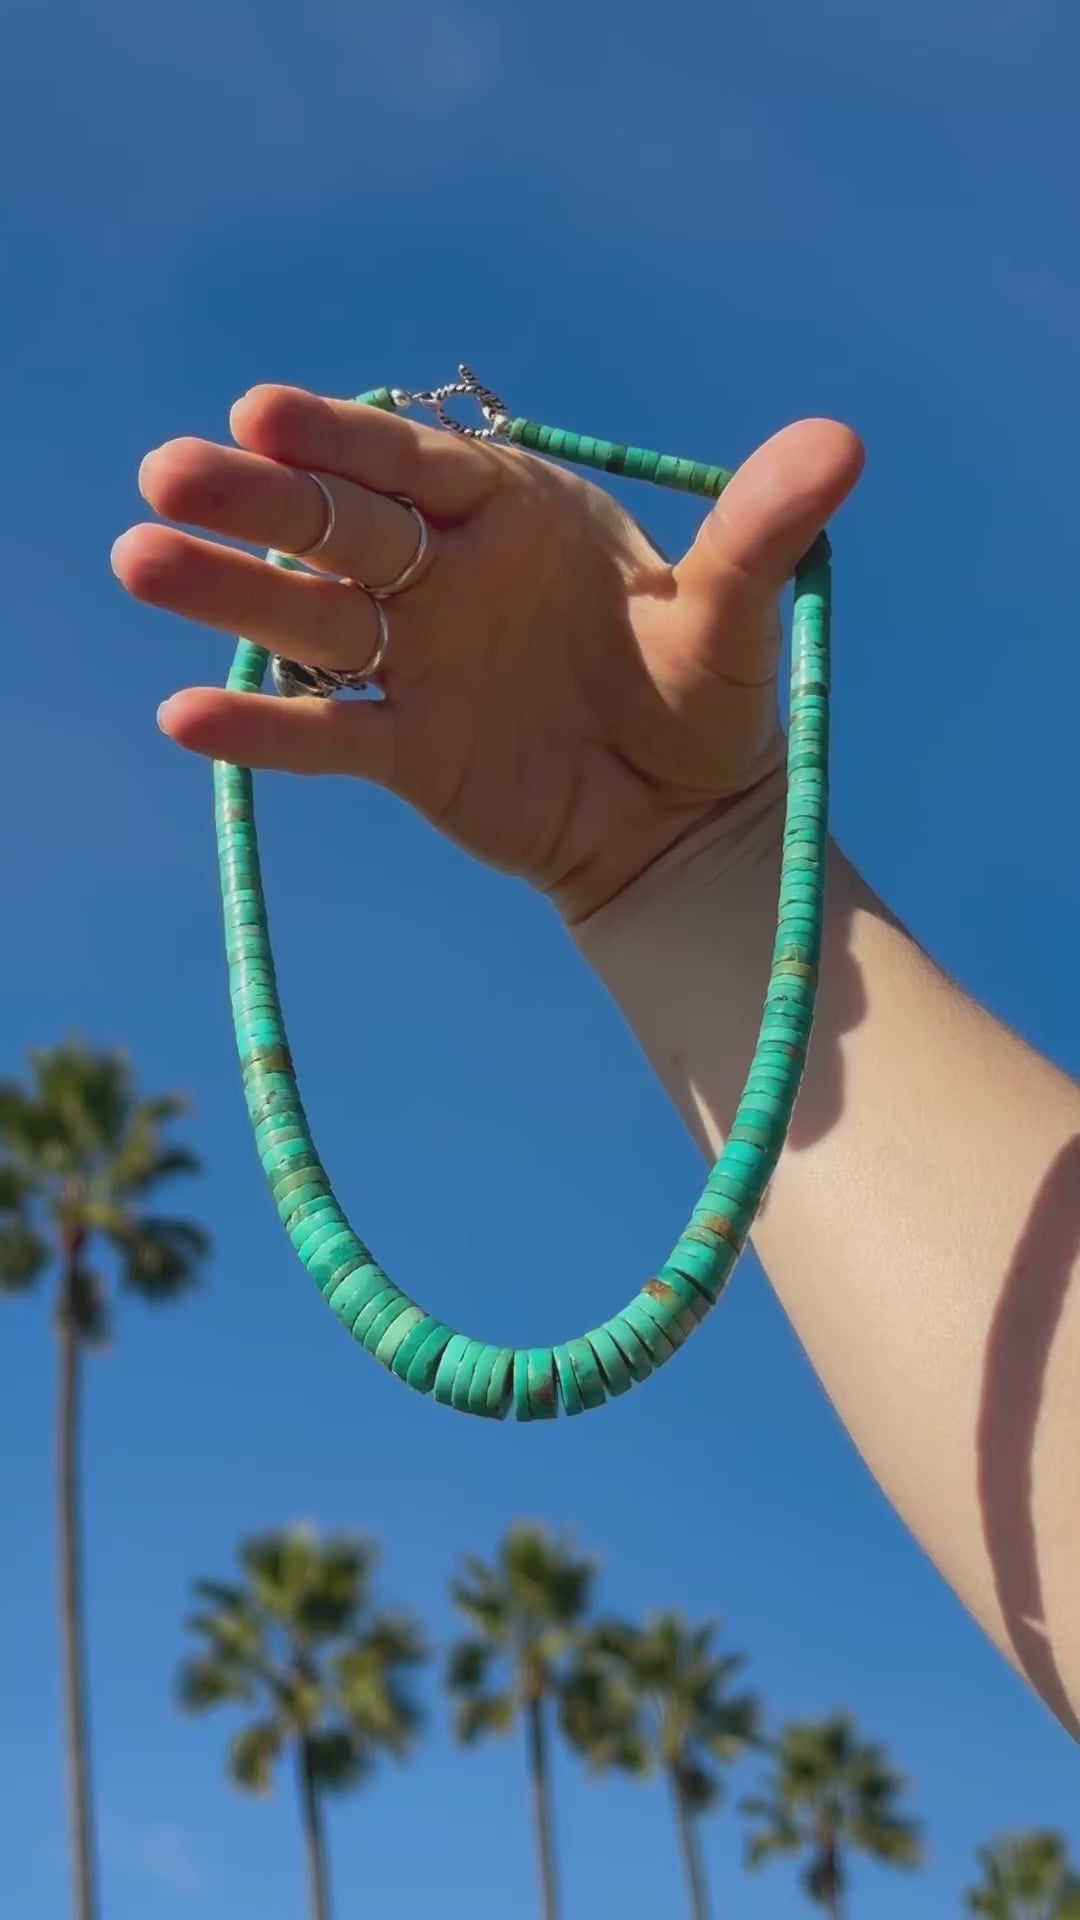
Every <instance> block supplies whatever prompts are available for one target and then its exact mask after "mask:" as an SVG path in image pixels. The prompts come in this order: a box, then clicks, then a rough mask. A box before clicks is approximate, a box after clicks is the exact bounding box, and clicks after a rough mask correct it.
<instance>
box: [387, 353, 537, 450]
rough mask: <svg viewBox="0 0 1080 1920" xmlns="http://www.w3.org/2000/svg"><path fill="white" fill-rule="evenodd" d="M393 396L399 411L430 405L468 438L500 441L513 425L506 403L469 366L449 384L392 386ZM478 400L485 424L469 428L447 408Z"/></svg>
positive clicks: (442, 420)
mask: <svg viewBox="0 0 1080 1920" xmlns="http://www.w3.org/2000/svg"><path fill="white" fill-rule="evenodd" d="M390 397H391V399H392V400H393V402H394V406H395V407H396V408H397V410H398V412H399V413H403V412H404V411H405V409H406V408H407V407H427V409H428V411H429V412H430V413H433V414H434V415H435V418H436V420H437V421H438V422H439V425H440V426H441V427H446V428H447V429H448V431H449V432H450V433H460V434H463V435H464V437H465V438H466V439H467V440H498V439H500V438H501V437H502V436H503V435H504V434H505V432H506V429H507V427H508V426H509V425H510V412H509V409H508V407H507V406H506V404H505V402H504V401H502V400H500V399H499V396H498V394H497V393H492V391H491V388H490V387H485V386H484V384H483V382H482V381H481V380H478V379H477V377H476V375H475V373H473V372H472V371H471V369H470V368H469V367H466V366H459V368H458V377H457V379H456V380H448V381H447V382H446V384H445V386H441V387H429V388H427V389H426V390H425V391H424V392H422V393H407V392H406V390H405V388H404V387H391V389H390ZM458 398H462V399H467V400H475V401H476V404H477V406H478V407H479V409H480V412H481V415H482V417H483V420H484V425H483V426H482V427H465V426H462V424H461V422H460V420H454V419H452V418H451V416H450V415H449V414H448V413H447V411H446V402H447V401H448V400H454V399H458Z"/></svg>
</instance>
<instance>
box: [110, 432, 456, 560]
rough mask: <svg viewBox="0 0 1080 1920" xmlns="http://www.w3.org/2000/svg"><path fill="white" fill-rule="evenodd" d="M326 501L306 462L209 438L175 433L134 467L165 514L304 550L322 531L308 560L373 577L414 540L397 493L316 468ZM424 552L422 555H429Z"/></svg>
mask: <svg viewBox="0 0 1080 1920" xmlns="http://www.w3.org/2000/svg"><path fill="white" fill-rule="evenodd" d="M320 479H321V482H322V485H323V486H325V487H326V489H327V492H328V493H329V495H330V498H331V500H332V502H333V513H332V515H331V513H330V511H329V509H328V506H327V501H326V499H325V497H324V495H323V493H322V492H321V491H320V487H319V485H317V484H316V482H315V480H314V479H313V478H312V476H311V474H310V473H309V472H297V471H296V469H295V468H292V467H285V466H281V465H280V464H279V463H278V462H276V461H274V460H267V459H264V458H262V457H261V456H260V455H257V454H251V453H240V452H237V451H236V450H235V449H233V448H231V447H217V446H214V445H213V444H212V443H211V442H209V441H206V440H192V439H185V440H172V441H169V442H167V443H166V445H165V446H163V447H157V448H156V449H155V451H154V452H153V453H148V454H147V456H146V458H145V460H144V461H143V463H142V466H141V468H140V469H139V490H140V492H141V493H142V496H143V498H144V500H146V501H147V503H148V504H149V505H150V506H151V507H153V508H154V510H155V512H157V513H160V514H161V515H162V516H163V517H164V518H165V519H167V520H180V521H183V522H185V523H186V525H188V526H192V527H202V528H204V529H205V530H206V532H207V533H218V534H224V535H225V536H226V537H227V538H229V539H233V540H243V541H246V542H248V543H249V544H250V545H252V546H258V547H273V548H276V549H277V551H278V552H280V553H289V554H301V555H304V556H305V557H306V555H307V549H308V548H310V547H313V546H315V545H316V543H317V542H320V541H322V540H323V537H324V535H327V529H328V527H329V533H328V536H327V537H326V538H325V543H324V544H322V545H321V546H320V547H319V551H318V552H317V553H314V554H312V555H311V556H310V565H311V566H313V567H318V568H320V569H321V570H323V571H325V572H328V573H337V574H347V575H349V577H350V578H352V579H357V580H363V581H367V582H368V583H370V584H372V585H378V584H379V583H380V582H384V581H389V580H394V579H396V578H397V576H398V575H399V574H400V573H401V572H402V570H403V569H404V568H405V567H406V566H407V565H408V564H409V561H410V560H411V559H412V557H413V555H414V553H415V552H416V544H417V527H416V521H415V519H414V518H413V515H412V514H411V513H410V512H409V511H408V509H407V508H406V507H403V506H402V505H401V504H400V503H399V502H398V501H396V500H389V499H387V498H386V497H385V496H384V495H382V494H378V493H371V492H369V491H368V490H367V489H365V488H362V487H358V486H355V485H353V484H352V483H351V482H350V481H348V480H340V479H336V478H331V477H329V476H322V475H320ZM430 558H431V554H430V553H429V555H428V556H427V559H426V561H425V564H427V562H428V561H429V560H430Z"/></svg>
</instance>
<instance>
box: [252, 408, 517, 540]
mask: <svg viewBox="0 0 1080 1920" xmlns="http://www.w3.org/2000/svg"><path fill="white" fill-rule="evenodd" d="M229 425H230V428H231V430H232V435H233V439H234V440H235V441H236V443H237V445H238V446H241V447H245V448H246V449H247V451H248V452H249V453H261V454H263V455H265V456H266V457H267V458H268V459H270V460H278V461H281V462H282V463H283V464H284V465H286V466H291V467H301V468H307V469H309V470H311V469H314V470H315V471H316V472H320V473H333V474H339V475H340V476H341V478H342V479H345V480H353V481H355V482H357V483H358V484H359V485H360V486H362V487H368V488H370V489H371V491H372V492H374V493H393V494H403V495H404V496H405V497H406V498H407V499H409V500H412V501H414V502H415V504H416V505H417V506H418V507H419V508H420V510H421V512H422V513H426V514H429V515H430V516H431V518H432V519H433V520H436V521H440V522H441V523H442V524H443V525H452V524H454V523H455V522H456V521H460V520H464V519H466V518H468V516H469V515H470V514H471V513H473V512H475V510H476V509H477V508H478V507H480V506H482V505H483V503H484V501H485V500H486V499H487V498H488V497H489V495H490V494H491V493H492V492H493V490H494V489H495V487H496V486H497V485H498V484H499V476H500V465H501V461H500V454H499V451H498V450H497V449H495V448H492V447H490V446H487V445H485V444H483V443H481V442H479V441H476V440H467V439H465V438H464V437H462V436H460V435H458V434H453V433H447V432H446V431H445V430H444V429H442V428H438V427H428V426H422V425H420V424H419V423H418V422H417V421H415V420H406V419H403V418H402V416H401V415H400V414H394V413H384V412H383V411H382V409H381V408H379V407H369V406H365V405H363V404H362V403H358V402H357V401H355V400H326V399H323V398H321V397H320V396H319V395H318V394H314V393H305V392H304V391H303V389H302V388H299V387H277V386H259V387H252V389H251V391H250V392H249V393H245V395H244V397H243V399H242V400H238V401H237V402H236V405H235V406H234V407H233V409H232V413H231V415H230V418H229Z"/></svg>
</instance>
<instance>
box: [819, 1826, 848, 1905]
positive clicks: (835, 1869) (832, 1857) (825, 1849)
mask: <svg viewBox="0 0 1080 1920" xmlns="http://www.w3.org/2000/svg"><path fill="white" fill-rule="evenodd" d="M822 1853H823V1856H824V1860H825V1905H826V1909H827V1911H828V1915H829V1920H843V1914H844V1909H843V1902H842V1900H841V1897H840V1856H839V1853H838V1851H837V1845H836V1841H835V1840H834V1839H833V1838H832V1836H831V1835H829V1836H827V1837H826V1839H825V1840H824V1841H823V1842H822Z"/></svg>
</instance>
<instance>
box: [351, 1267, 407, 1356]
mask: <svg viewBox="0 0 1080 1920" xmlns="http://www.w3.org/2000/svg"><path fill="white" fill-rule="evenodd" d="M404 1298H405V1296H404V1294H403V1293H402V1291H401V1288H400V1287H396V1286H395V1285H394V1283H393V1281H392V1280H387V1281H385V1283H384V1284H383V1285H382V1286H381V1287H377V1288H376V1289H375V1291H374V1293H372V1294H370V1295H369V1297H368V1299H367V1300H365V1302H364V1304H363V1306H362V1307H361V1309H360V1312H359V1313H358V1314H357V1316H356V1319H355V1320H354V1321H353V1326H352V1336H353V1339H354V1340H359V1341H362V1342H364V1341H366V1339H367V1334H368V1332H369V1329H370V1328H371V1327H372V1325H373V1324H374V1322H375V1321H376V1320H377V1319H378V1318H379V1317H380V1315H382V1314H383V1313H385V1312H386V1309H387V1307H392V1306H395V1305H396V1304H397V1302H398V1301H401V1300H404Z"/></svg>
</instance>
